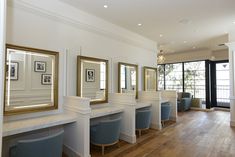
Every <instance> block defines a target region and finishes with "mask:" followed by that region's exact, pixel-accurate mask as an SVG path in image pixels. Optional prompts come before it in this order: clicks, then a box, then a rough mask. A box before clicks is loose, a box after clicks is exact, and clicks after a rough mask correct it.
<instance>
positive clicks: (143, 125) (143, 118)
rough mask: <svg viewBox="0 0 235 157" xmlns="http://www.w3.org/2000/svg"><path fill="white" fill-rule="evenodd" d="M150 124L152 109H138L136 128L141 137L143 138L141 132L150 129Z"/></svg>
mask: <svg viewBox="0 0 235 157" xmlns="http://www.w3.org/2000/svg"><path fill="white" fill-rule="evenodd" d="M150 122H151V111H150V109H138V110H136V119H135V126H136V130H137V131H138V132H139V136H141V131H142V130H147V129H149V127H150Z"/></svg>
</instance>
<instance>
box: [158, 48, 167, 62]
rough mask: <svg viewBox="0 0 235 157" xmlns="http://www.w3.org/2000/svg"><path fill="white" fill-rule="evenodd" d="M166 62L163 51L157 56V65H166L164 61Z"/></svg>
mask: <svg viewBox="0 0 235 157" xmlns="http://www.w3.org/2000/svg"><path fill="white" fill-rule="evenodd" d="M165 60H166V58H165V56H164V54H163V50H160V52H159V54H158V56H157V63H158V64H162V63H164V61H165Z"/></svg>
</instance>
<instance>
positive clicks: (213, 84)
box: [211, 60, 229, 108]
mask: <svg viewBox="0 0 235 157" xmlns="http://www.w3.org/2000/svg"><path fill="white" fill-rule="evenodd" d="M217 63H229V60H219V61H211V105H212V107H221V108H229V107H224V106H218V104H217V88H216V87H217V84H216V64H217Z"/></svg>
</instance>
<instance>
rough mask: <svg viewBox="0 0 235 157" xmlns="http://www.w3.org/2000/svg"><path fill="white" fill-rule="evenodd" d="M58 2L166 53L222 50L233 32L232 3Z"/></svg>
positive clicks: (151, 0) (233, 0)
mask: <svg viewBox="0 0 235 157" xmlns="http://www.w3.org/2000/svg"><path fill="white" fill-rule="evenodd" d="M61 1H63V2H65V3H68V4H70V5H72V6H74V7H77V8H78V9H81V10H83V11H85V12H88V13H91V14H93V15H95V16H98V17H101V18H103V19H105V20H107V21H110V22H112V23H114V24H116V25H119V26H122V27H124V28H126V29H129V30H131V31H133V32H136V33H138V34H141V35H143V36H145V37H147V38H149V39H152V40H154V41H156V42H157V43H158V45H159V46H160V49H163V50H164V51H165V52H168V53H173V52H184V51H192V50H195V49H212V50H217V49H223V48H225V47H219V46H217V45H218V44H221V43H225V42H227V41H228V35H227V32H229V31H230V30H231V29H232V28H235V24H233V22H235V0H61ZM105 4H107V5H108V8H104V5H105ZM138 23H141V24H142V26H138ZM160 34H162V35H163V36H162V37H160Z"/></svg>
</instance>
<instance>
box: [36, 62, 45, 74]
mask: <svg viewBox="0 0 235 157" xmlns="http://www.w3.org/2000/svg"><path fill="white" fill-rule="evenodd" d="M34 71H35V72H46V62H42V61H35V62H34Z"/></svg>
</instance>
